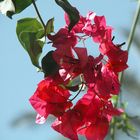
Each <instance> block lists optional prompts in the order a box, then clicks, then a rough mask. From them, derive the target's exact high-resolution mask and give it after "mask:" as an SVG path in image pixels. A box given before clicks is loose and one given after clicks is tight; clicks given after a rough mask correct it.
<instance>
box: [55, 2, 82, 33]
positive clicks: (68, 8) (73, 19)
mask: <svg viewBox="0 0 140 140" xmlns="http://www.w3.org/2000/svg"><path fill="white" fill-rule="evenodd" d="M55 2H56V3H57V4H58V5H59V6H60V7H62V8H63V10H64V11H65V12H66V13H67V14H68V16H69V19H70V24H69V27H68V28H69V31H70V30H71V29H72V28H73V26H74V25H75V24H76V23H77V22H78V21H79V19H80V16H79V12H78V10H77V9H76V8H75V7H73V6H72V5H71V4H70V3H69V2H68V1H67V0H55Z"/></svg>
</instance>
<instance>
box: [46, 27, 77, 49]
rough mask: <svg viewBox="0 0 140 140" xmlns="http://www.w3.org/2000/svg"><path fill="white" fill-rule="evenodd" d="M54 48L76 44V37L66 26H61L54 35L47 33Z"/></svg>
mask: <svg viewBox="0 0 140 140" xmlns="http://www.w3.org/2000/svg"><path fill="white" fill-rule="evenodd" d="M48 39H50V40H51V41H52V43H53V46H54V47H55V48H59V47H62V46H65V47H66V48H67V47H74V46H75V45H76V44H77V38H76V36H75V34H74V33H73V32H69V31H68V29H67V28H61V29H60V30H59V31H58V32H57V33H56V34H55V35H50V34H49V35H48Z"/></svg>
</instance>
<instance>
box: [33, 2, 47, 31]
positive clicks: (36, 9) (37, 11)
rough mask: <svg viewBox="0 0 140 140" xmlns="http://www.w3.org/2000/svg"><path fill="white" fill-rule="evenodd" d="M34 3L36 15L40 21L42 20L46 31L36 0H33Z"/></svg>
mask: <svg viewBox="0 0 140 140" xmlns="http://www.w3.org/2000/svg"><path fill="white" fill-rule="evenodd" d="M32 3H33V6H34V8H35V11H36V13H37V15H38V17H39V19H40V21H41V23H42V25H43V27H44V29H45V23H44V21H43V19H42V17H41V15H40V13H39V10H38V8H37V6H36V3H35V0H32Z"/></svg>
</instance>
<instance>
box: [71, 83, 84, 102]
mask: <svg viewBox="0 0 140 140" xmlns="http://www.w3.org/2000/svg"><path fill="white" fill-rule="evenodd" d="M83 86H84V84H82V86H81V88H80V90H79V91H78V93H77V94H76V95H75V96H74V97H73V98H72V99H70V101H73V100H74V99H75V98H76V97H77V96H78V95H79V94H80V92H81V91H82V89H83Z"/></svg>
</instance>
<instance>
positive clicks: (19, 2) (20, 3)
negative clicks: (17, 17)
mask: <svg viewBox="0 0 140 140" xmlns="http://www.w3.org/2000/svg"><path fill="white" fill-rule="evenodd" d="M13 3H14V5H15V9H16V11H15V12H16V14H17V13H20V12H22V11H23V10H24V9H25V8H27V7H28V6H29V5H30V4H32V0H13Z"/></svg>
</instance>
